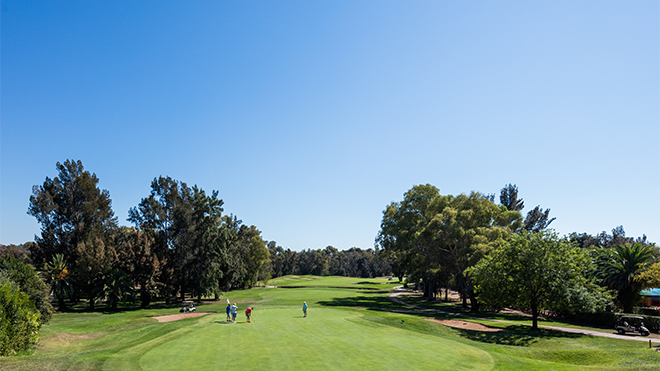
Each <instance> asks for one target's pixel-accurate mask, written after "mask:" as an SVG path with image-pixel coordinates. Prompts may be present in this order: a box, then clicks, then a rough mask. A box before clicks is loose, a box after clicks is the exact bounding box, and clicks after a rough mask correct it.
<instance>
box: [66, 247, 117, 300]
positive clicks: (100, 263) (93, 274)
mask: <svg viewBox="0 0 660 371" xmlns="http://www.w3.org/2000/svg"><path fill="white" fill-rule="evenodd" d="M76 255H77V256H78V259H77V260H76V282H77V284H78V287H79V288H80V289H81V290H82V291H83V292H84V293H85V295H86V296H87V300H88V303H89V309H90V310H93V309H94V305H95V302H96V300H97V299H98V297H99V295H100V294H101V293H102V292H103V286H104V282H103V277H104V276H105V274H106V273H108V272H109V271H110V270H111V269H112V267H113V265H114V264H115V263H116V261H117V254H116V253H115V250H114V248H113V247H112V246H108V245H106V244H105V243H104V242H103V240H101V239H100V238H96V239H95V240H94V241H91V242H81V243H79V244H78V249H77V250H76Z"/></svg>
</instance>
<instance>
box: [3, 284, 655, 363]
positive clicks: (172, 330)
mask: <svg viewBox="0 0 660 371" xmlns="http://www.w3.org/2000/svg"><path fill="white" fill-rule="evenodd" d="M271 282H272V285H271V286H276V285H277V286H278V287H277V288H275V287H268V288H266V287H260V288H255V289H250V290H237V291H230V292H226V293H223V295H222V296H221V298H220V300H217V301H213V300H206V301H204V302H203V303H201V304H200V305H198V306H197V310H198V311H199V312H206V313H209V314H206V315H204V316H201V317H193V316H191V315H184V316H183V319H179V320H177V321H171V322H159V321H158V320H157V319H156V317H161V316H172V315H175V316H177V317H178V318H180V317H181V316H180V315H179V308H180V305H177V304H169V305H168V304H164V303H162V302H161V303H157V304H154V305H153V306H152V308H150V309H139V308H135V307H127V308H125V309H122V310H118V311H107V310H105V309H104V308H99V309H98V310H95V311H89V310H86V309H85V307H84V305H81V307H80V308H78V309H75V310H73V311H69V312H65V313H57V314H55V316H54V317H53V319H52V321H51V322H50V323H49V324H48V325H46V326H44V327H43V328H42V330H41V333H40V335H41V339H40V341H39V344H38V345H37V347H36V348H34V349H33V350H31V351H29V352H26V353H24V354H18V355H16V356H12V357H4V358H0V370H12V371H28V370H29V371H35V370H79V371H86V370H90V371H91V370H122V371H129V370H146V371H157V370H158V371H160V370H182V369H185V370H225V369H232V370H238V371H242V370H257V369H258V370H398V371H400V370H451V371H455V370H493V371H496V370H525V371H532V370H555V371H556V370H571V371H572V370H594V371H595V370H598V371H601V370H649V371H650V370H658V365H660V354H659V353H658V352H654V351H653V350H652V349H649V347H648V344H645V343H643V342H639V341H629V340H623V339H609V338H603V337H593V336H586V335H580V334H571V333H565V332H560V331H551V330H539V331H531V330H530V328H529V319H528V318H527V317H521V318H518V319H516V318H512V317H510V316H508V317H502V318H506V319H507V320H509V321H511V320H513V321H515V322H509V323H506V324H499V325H498V324H497V323H493V322H491V323H488V325H489V326H495V327H498V326H499V327H500V328H503V329H504V330H505V331H499V332H482V331H473V330H465V329H456V328H452V327H447V326H444V325H442V324H440V323H437V322H432V321H429V320H428V319H434V320H444V319H456V318H457V317H456V316H455V315H453V314H437V313H436V314H433V313H430V312H425V311H411V310H410V308H409V307H407V306H405V305H402V304H401V303H395V302H393V301H392V300H390V299H389V298H388V296H389V295H390V294H392V293H393V288H394V286H395V285H396V284H394V283H390V282H388V281H387V280H386V279H385V280H383V279H358V278H350V277H314V276H304V277H303V276H301V277H297V276H288V277H283V278H277V279H273V280H271ZM287 285H288V286H287ZM404 299H405V300H410V301H414V300H417V303H418V304H423V305H429V306H433V305H446V306H443V307H442V308H444V309H447V308H449V309H451V308H454V309H455V310H460V305H459V304H458V302H456V303H454V304H443V303H441V302H433V303H432V302H424V301H423V300H421V299H420V297H419V296H417V297H415V296H414V295H413V296H406V297H404ZM227 300H231V302H232V303H237V305H238V308H239V311H238V318H237V320H236V323H231V322H227V321H226V315H225V308H226V306H227ZM420 300H421V301H420ZM303 301H306V302H307V304H308V305H309V309H308V317H307V318H303V313H302V304H303ZM452 305H454V307H452ZM247 307H253V308H254V311H253V317H252V323H247V321H246V317H245V314H244V312H245V309H246V308H247ZM484 315H487V314H484ZM498 316H499V315H498ZM501 316H507V315H504V314H503V315H501ZM161 319H162V318H161ZM168 319H171V317H169V318H168Z"/></svg>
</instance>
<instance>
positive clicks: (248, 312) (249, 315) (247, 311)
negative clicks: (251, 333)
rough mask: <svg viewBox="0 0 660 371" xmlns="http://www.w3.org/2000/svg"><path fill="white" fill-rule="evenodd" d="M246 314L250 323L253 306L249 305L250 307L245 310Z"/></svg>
mask: <svg viewBox="0 0 660 371" xmlns="http://www.w3.org/2000/svg"><path fill="white" fill-rule="evenodd" d="M245 316H246V317H247V321H248V323H250V318H251V316H252V307H248V309H246V310H245Z"/></svg>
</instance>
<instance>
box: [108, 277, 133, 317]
mask: <svg viewBox="0 0 660 371" xmlns="http://www.w3.org/2000/svg"><path fill="white" fill-rule="evenodd" d="M103 283H104V284H103V293H104V295H105V297H106V298H107V301H106V303H107V304H108V306H110V308H111V309H112V310H116V309H117V304H118V303H119V302H120V301H121V300H125V299H126V298H127V297H129V296H133V290H132V289H131V286H130V284H129V283H128V276H126V273H124V272H123V271H121V270H119V269H117V268H114V269H112V270H110V271H109V272H108V273H106V274H105V275H104V276H103Z"/></svg>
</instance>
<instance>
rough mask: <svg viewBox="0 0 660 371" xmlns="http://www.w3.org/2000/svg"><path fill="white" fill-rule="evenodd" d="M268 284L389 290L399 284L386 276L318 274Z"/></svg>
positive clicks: (271, 281)
mask: <svg viewBox="0 0 660 371" xmlns="http://www.w3.org/2000/svg"><path fill="white" fill-rule="evenodd" d="M268 285H269V286H277V287H322V286H323V287H328V288H356V289H375V290H391V289H392V288H394V287H395V286H400V285H401V283H399V281H398V280H396V279H394V280H389V279H388V278H384V277H380V278H359V277H320V276H284V277H278V278H275V279H271V280H270V281H268Z"/></svg>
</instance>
